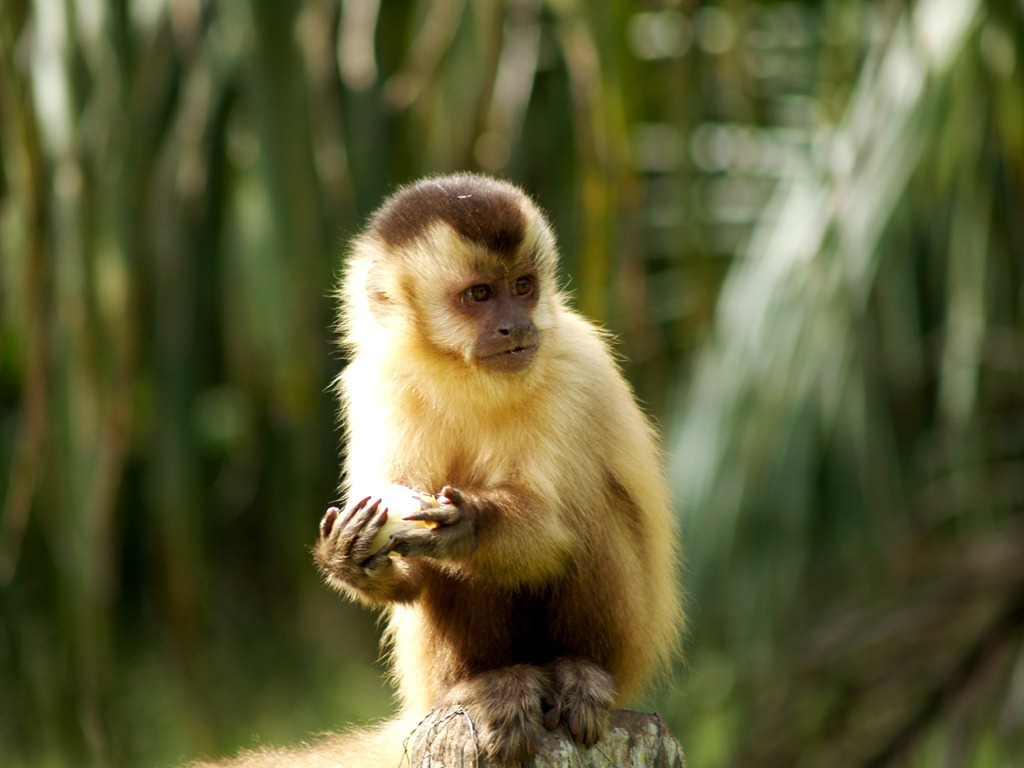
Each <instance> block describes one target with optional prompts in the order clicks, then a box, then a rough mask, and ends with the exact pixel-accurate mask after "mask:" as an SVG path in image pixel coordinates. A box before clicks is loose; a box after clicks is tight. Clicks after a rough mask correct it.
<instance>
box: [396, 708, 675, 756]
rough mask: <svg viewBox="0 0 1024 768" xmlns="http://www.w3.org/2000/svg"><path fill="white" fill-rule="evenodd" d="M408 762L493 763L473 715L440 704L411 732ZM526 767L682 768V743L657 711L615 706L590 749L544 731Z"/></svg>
mask: <svg viewBox="0 0 1024 768" xmlns="http://www.w3.org/2000/svg"><path fill="white" fill-rule="evenodd" d="M406 754H407V756H408V758H409V765H410V768H497V767H496V766H495V764H494V763H492V762H490V761H488V760H487V759H486V758H485V757H484V756H483V755H482V754H481V753H480V751H479V749H478V748H477V744H476V737H475V728H474V726H473V721H472V719H471V717H470V715H469V713H468V712H466V710H464V709H462V708H461V707H452V708H449V709H438V710H434V711H433V712H431V713H430V714H429V715H427V717H425V718H424V719H423V720H422V721H421V722H420V724H419V725H417V726H416V729H415V730H414V731H413V732H412V733H411V734H410V735H409V739H408V741H407V743H406ZM525 765H526V768H570V767H571V768H627V767H632V766H644V768H686V758H685V756H684V755H683V748H682V746H681V745H680V744H679V742H678V741H677V740H676V738H675V737H674V736H673V735H672V734H671V733H670V732H669V730H668V727H667V726H666V725H665V721H664V720H662V719H661V718H660V717H658V715H654V714H646V713H642V712H628V711H625V710H620V711H617V712H613V713H612V715H611V721H610V725H609V728H608V732H607V733H606V734H605V735H604V738H602V739H601V740H600V741H599V742H598V743H597V744H595V745H594V746H593V747H591V748H590V749H587V748H585V747H581V746H579V745H578V744H575V743H574V742H573V741H572V739H570V738H569V736H568V734H566V732H565V730H564V729H562V728H560V729H558V730H555V731H545V732H543V734H542V735H541V737H540V738H539V739H538V742H537V754H536V755H534V756H533V757H532V758H531V759H530V760H528V761H527V762H526V764H525Z"/></svg>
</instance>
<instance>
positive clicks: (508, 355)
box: [478, 344, 537, 371]
mask: <svg viewBox="0 0 1024 768" xmlns="http://www.w3.org/2000/svg"><path fill="white" fill-rule="evenodd" d="M536 354H537V347H536V346H532V345H529V344H519V345H517V346H514V347H509V348H508V349H503V350H501V351H500V352H495V353H493V354H490V355H487V356H486V357H480V358H478V360H479V361H480V363H481V364H483V365H484V366H485V367H487V368H490V369H491V370H494V371H521V370H523V369H524V368H526V367H527V366H528V365H529V364H530V363H531V362H533V357H534V355H536Z"/></svg>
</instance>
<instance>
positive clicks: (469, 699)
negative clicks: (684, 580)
mask: <svg viewBox="0 0 1024 768" xmlns="http://www.w3.org/2000/svg"><path fill="white" fill-rule="evenodd" d="M557 258H558V257H557V249H556V245H555V238H554V235H553V234H552V231H551V228H550V226H549V225H548V223H547V221H546V220H545V218H544V216H543V214H542V213H541V212H540V210H539V209H538V208H537V206H536V205H535V204H534V203H533V202H532V201H531V200H530V198H529V197H527V196H526V195H525V194H524V193H523V192H521V191H520V190H519V189H517V188H516V187H514V186H512V185H510V184H508V183H505V182H502V181H496V180H493V179H490V178H487V177H483V176H478V175H471V174H459V175H453V176H441V177H436V178H428V179H425V180H423V181H420V182H419V183H416V184H414V185H412V186H409V187H405V188H402V189H400V190H399V191H398V192H396V193H395V194H394V195H393V196H392V197H390V198H389V199H388V200H387V201H386V202H385V203H384V204H383V206H382V207H381V208H380V209H379V210H378V211H377V212H376V213H375V214H374V215H373V216H372V218H371V219H370V222H369V225H368V226H367V228H366V230H365V232H364V233H363V234H362V235H360V236H359V237H358V238H357V239H356V240H355V242H354V245H353V247H352V249H351V253H350V255H349V259H348V263H347V266H346V270H345V273H344V278H343V281H342V285H341V289H340V292H339V293H340V300H341V314H340V322H339V330H340V335H341V342H342V345H343V347H344V349H345V351H346V352H347V353H348V355H349V360H350V362H349V364H348V366H347V367H346V368H345V370H344V372H343V373H342V374H341V376H340V377H339V379H338V387H337V389H338V393H339V395H340V400H341V411H342V417H343V421H344V424H345V426H346V428H347V434H348V448H347V461H346V466H345V471H344V479H343V493H344V497H345V499H346V500H347V501H346V504H345V506H344V507H343V508H341V509H339V508H336V507H332V508H331V509H329V510H328V511H327V514H326V515H325V516H324V518H323V520H322V521H321V523H320V538H319V541H318V543H317V544H316V546H315V550H314V555H315V559H316V563H317V565H318V566H319V568H320V571H321V572H322V573H323V575H324V577H325V579H326V580H327V582H328V583H329V584H330V585H331V586H333V587H335V588H336V589H338V590H339V591H340V592H342V593H343V594H345V595H347V596H348V597H350V598H352V599H354V600H357V601H359V602H361V603H364V604H366V605H368V606H372V607H375V608H382V609H383V610H384V611H385V615H386V618H387V632H386V640H385V642H386V643H387V646H388V648H389V650H390V654H389V658H390V662H391V667H392V672H393V676H394V678H395V680H396V681H397V685H398V693H399V698H400V703H401V713H400V715H399V717H398V718H397V719H396V720H394V721H392V722H391V723H390V724H387V725H385V726H383V727H379V728H378V729H377V730H375V731H368V732H363V733H361V734H349V735H340V736H335V737H329V738H327V739H326V740H324V741H322V742H320V743H318V744H315V745H313V746H310V747H306V748H302V749H294V750H285V751H267V752H259V753H251V754H249V755H248V756H247V757H244V758H243V759H242V760H241V761H240V762H232V763H226V764H222V765H232V766H243V765H244V766H254V767H255V766H271V765H287V766H315V765H335V764H341V765H345V766H353V768H354V766H367V765H372V766H398V765H399V764H400V762H401V759H402V755H403V747H402V741H403V739H404V738H405V737H407V736H408V734H409V732H410V731H411V730H412V728H414V727H415V725H416V723H417V722H418V721H420V720H421V719H422V718H423V717H424V716H425V715H426V714H427V713H428V712H429V711H431V710H433V709H436V708H444V707H451V706H461V707H462V708H463V709H464V710H465V712H466V713H467V714H468V716H469V717H470V718H471V719H472V721H473V723H474V730H475V733H476V735H477V739H478V744H479V746H480V749H481V751H482V754H483V755H484V756H486V757H487V758H488V759H490V760H492V761H494V762H496V763H499V764H502V765H516V764H521V763H522V762H523V761H524V760H526V759H527V758H528V757H529V756H530V755H531V753H532V752H533V750H534V746H535V744H536V741H537V736H538V734H540V733H541V731H542V729H549V730H552V729H557V728H564V729H565V731H566V732H567V733H568V734H569V736H570V737H571V738H572V739H573V740H574V741H576V742H577V743H579V744H580V745H582V746H586V747H589V746H592V745H593V744H595V743H596V742H597V741H598V739H600V738H601V736H602V734H603V733H604V731H605V728H606V725H607V722H608V717H609V712H610V710H611V709H613V708H617V707H620V706H622V705H623V704H624V703H625V702H627V701H628V700H629V699H630V698H631V697H632V696H634V695H635V694H636V693H638V691H639V690H640V689H641V687H642V686H643V685H644V683H645V682H647V681H649V680H650V678H651V677H652V675H653V674H654V673H655V672H656V671H657V670H658V669H659V668H660V667H663V665H664V664H665V663H666V662H667V661H668V660H669V659H670V657H671V656H672V654H673V653H674V651H675V650H676V648H677V643H678V638H679V635H680V633H681V630H682V623H683V616H682V610H681V604H680V595H679V591H678V587H677V583H678V582H677V578H678V573H677V545H676V537H675V530H674V529H675V526H674V521H673V517H672V513H671V508H670V498H669V493H668V490H667V485H666V481H665V477H664V475H663V467H662V464H663V462H662V454H661V450H660V447H659V440H658V438H657V436H656V435H655V432H654V430H653V429H652V427H651V424H650V422H649V421H648V420H647V419H646V418H645V416H644V415H643V413H642V412H641V411H640V409H639V408H638V406H637V404H636V400H635V398H634V396H633V394H632V392H631V390H630V387H629V386H628V384H627V383H626V381H625V380H624V378H623V376H622V374H621V373H620V371H619V369H618V367H617V365H616V363H615V361H614V358H613V354H612V353H611V352H610V350H609V344H608V340H607V338H606V336H605V334H604V333H603V332H601V331H600V330H598V329H597V328H595V327H594V326H593V325H591V324H590V323H588V322H587V321H586V320H584V319H583V318H582V317H580V316H579V315H578V314H577V313H576V312H574V311H573V310H572V309H570V308H569V306H568V302H567V297H566V295H565V294H564V293H563V292H562V291H561V290H560V289H559V287H558V282H557V278H556V267H557ZM396 484H397V485H399V486H403V487H405V488H406V489H413V490H410V491H409V492H408V493H410V494H412V493H413V491H415V493H416V494H417V496H416V498H418V499H420V503H418V504H416V505H414V506H413V508H412V509H413V511H412V512H411V513H410V512H409V509H407V508H403V509H391V510H389V509H388V506H389V504H390V505H391V506H395V507H398V506H402V505H401V504H396V503H395V502H393V501H392V502H389V501H388V498H389V495H390V496H392V497H393V496H394V494H393V489H394V488H395V486H396ZM389 513H390V518H391V519H390V521H389ZM396 516H397V517H396ZM385 526H388V528H387V529H386V530H385ZM382 531H383V533H382ZM389 531H390V535H386V534H387V533H388V532H389Z"/></svg>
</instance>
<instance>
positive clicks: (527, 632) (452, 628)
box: [422, 580, 574, 671]
mask: <svg viewBox="0 0 1024 768" xmlns="http://www.w3.org/2000/svg"><path fill="white" fill-rule="evenodd" d="M434 586H436V587H438V589H436V590H435V589H430V588H428V589H427V590H425V592H424V594H423V598H422V599H423V603H422V608H423V611H424V614H423V615H424V618H425V619H426V621H427V622H428V623H429V624H430V625H431V626H430V629H431V630H432V634H434V636H435V637H437V638H438V640H440V641H441V642H443V643H444V644H445V645H446V646H448V648H449V649H450V650H451V651H452V652H453V653H454V654H455V656H456V657H457V658H458V659H459V660H460V661H461V663H462V664H463V665H465V666H466V667H468V668H469V670H470V671H482V670H485V669H491V668H494V667H499V666H506V665H509V664H544V663H546V662H549V661H552V660H553V659H555V658H557V657H559V656H563V655H565V654H567V653H572V652H573V650H574V649H572V648H568V647H566V644H565V642H564V638H561V637H560V632H559V631H558V627H557V619H556V617H557V616H558V613H559V612H558V611H557V610H556V603H557V599H558V590H557V589H556V588H553V587H545V588H541V589H530V590H526V589H522V590H514V591H504V590H495V589H492V588H489V587H486V586H481V585H478V584H473V583H469V582H466V581H454V580H447V583H446V584H440V583H439V584H436V585H434Z"/></svg>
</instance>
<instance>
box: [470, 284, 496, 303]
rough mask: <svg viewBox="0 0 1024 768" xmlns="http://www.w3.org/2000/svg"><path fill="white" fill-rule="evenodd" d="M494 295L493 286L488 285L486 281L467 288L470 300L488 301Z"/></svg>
mask: <svg viewBox="0 0 1024 768" xmlns="http://www.w3.org/2000/svg"><path fill="white" fill-rule="evenodd" d="M492 295H493V293H492V292H491V286H489V285H486V284H485V283H481V284H480V285H474V286H472V287H471V288H468V289H467V290H466V298H468V299H469V300H470V301H477V302H480V301H487V300H488V299H489V298H491V296H492Z"/></svg>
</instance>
